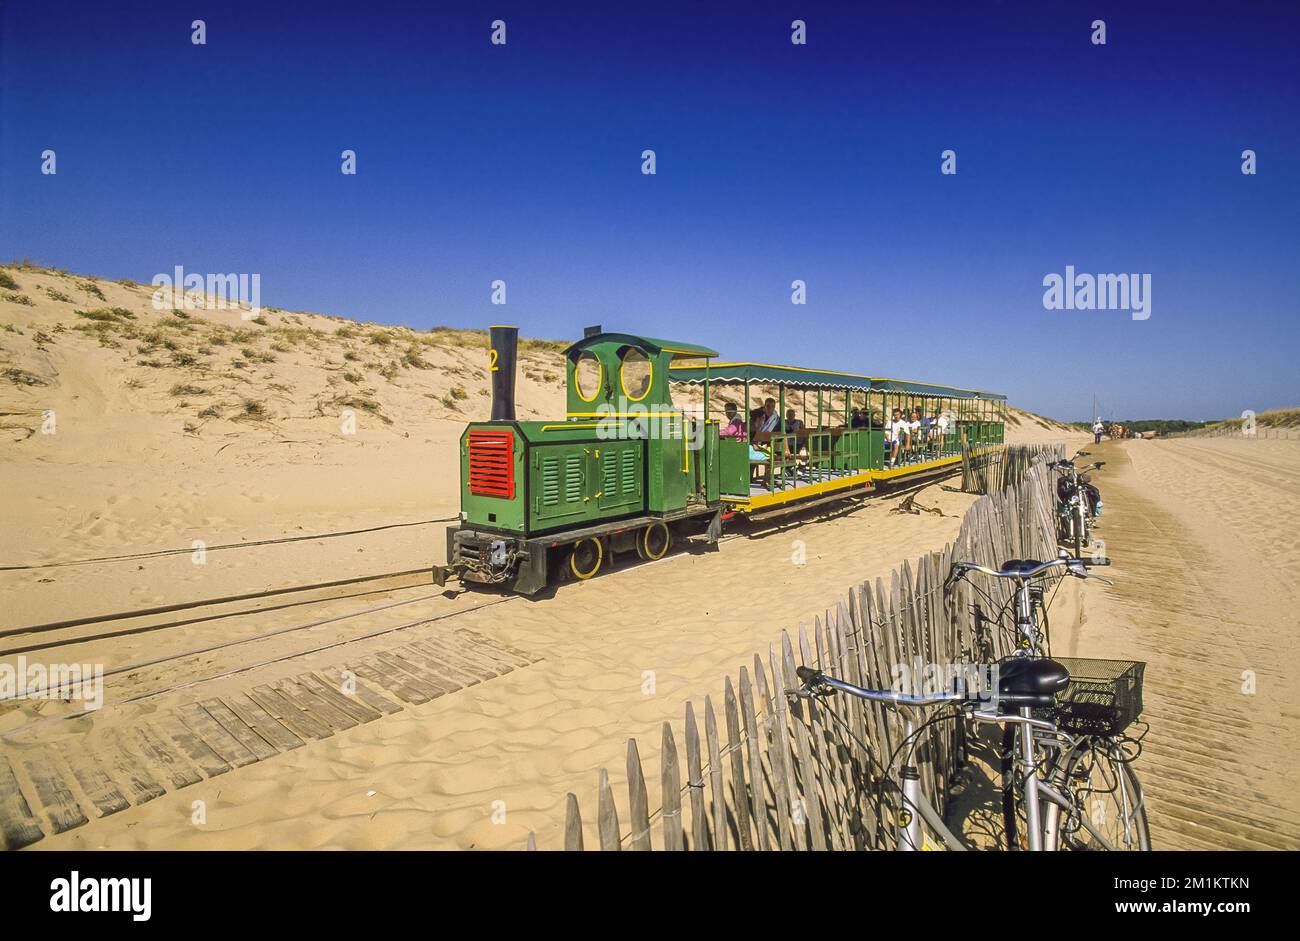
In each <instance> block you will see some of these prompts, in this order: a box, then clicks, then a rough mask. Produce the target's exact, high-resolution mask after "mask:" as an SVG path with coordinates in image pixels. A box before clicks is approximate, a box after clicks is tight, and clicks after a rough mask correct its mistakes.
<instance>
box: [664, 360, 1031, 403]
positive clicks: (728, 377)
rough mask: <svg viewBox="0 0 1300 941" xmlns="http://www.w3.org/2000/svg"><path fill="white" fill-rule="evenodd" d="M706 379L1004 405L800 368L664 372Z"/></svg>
mask: <svg viewBox="0 0 1300 941" xmlns="http://www.w3.org/2000/svg"><path fill="white" fill-rule="evenodd" d="M706 377H707V378H708V380H709V382H746V381H748V382H765V383H772V384H780V385H786V386H792V387H794V388H802V389H860V390H863V391H872V392H901V393H906V394H908V395H930V396H943V397H944V398H955V399H989V400H993V401H998V402H1003V401H1006V396H1005V395H1001V394H999V393H997V392H983V391H980V390H977V389H958V388H955V387H953V386H938V385H933V384H931V383H928V382H911V381H909V380H905V379H882V378H879V377H876V376H861V375H858V374H856V373H847V372H833V371H831V370H826V369H806V368H804V367H801V366H776V365H772V364H770V363H712V364H710V365H709V366H707V367H705V366H703V365H700V366H686V365H681V366H674V367H673V368H672V369H671V370H669V372H668V380H669V381H670V382H690V383H702V382H704V380H705V378H706Z"/></svg>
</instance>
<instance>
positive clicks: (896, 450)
mask: <svg viewBox="0 0 1300 941" xmlns="http://www.w3.org/2000/svg"><path fill="white" fill-rule="evenodd" d="M911 437H912V426H911V425H910V424H908V423H907V421H906V420H905V419H904V418H903V410H902V409H901V408H896V409H894V418H893V420H892V421H891V422H890V423H889V428H888V429H886V431H885V448H886V450H888V451H889V466H890V467H896V466H898V458H899V455H900V453H902V452H904V451H906V450H907V448H908V446H909V443H910V441H911Z"/></svg>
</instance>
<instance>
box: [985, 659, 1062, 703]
mask: <svg viewBox="0 0 1300 941" xmlns="http://www.w3.org/2000/svg"><path fill="white" fill-rule="evenodd" d="M1069 682H1070V671H1069V670H1067V669H1066V668H1065V667H1063V666H1062V665H1061V664H1059V663H1057V662H1056V661H1055V660H1048V659H1045V658H1043V657H1013V658H1011V659H1009V660H1003V661H1002V662H1001V663H999V664H998V700H999V702H1001V703H1002V704H1003V705H1009V706H1031V707H1039V706H1050V705H1052V702H1053V700H1055V698H1056V694H1057V693H1059V692H1060V691H1061V690H1063V689H1065V686H1066V684H1067V683H1069Z"/></svg>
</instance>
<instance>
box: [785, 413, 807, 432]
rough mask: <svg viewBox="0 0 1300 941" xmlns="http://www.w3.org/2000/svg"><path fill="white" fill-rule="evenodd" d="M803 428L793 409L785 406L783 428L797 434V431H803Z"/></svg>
mask: <svg viewBox="0 0 1300 941" xmlns="http://www.w3.org/2000/svg"><path fill="white" fill-rule="evenodd" d="M803 428H804V425H803V422H802V421H800V420H799V419H798V418H795V417H794V409H792V408H787V409H786V410H785V429H784V430H785V431H788V432H791V433H792V434H798V433H799V432H801V431H803Z"/></svg>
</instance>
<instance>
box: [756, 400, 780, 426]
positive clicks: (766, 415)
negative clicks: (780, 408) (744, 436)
mask: <svg viewBox="0 0 1300 941" xmlns="http://www.w3.org/2000/svg"><path fill="white" fill-rule="evenodd" d="M780 423H781V416H780V415H779V414H778V413H777V411H776V399H767V400H766V401H765V402H763V414H762V415H760V416H759V418H758V426H757V427H756V428H755V429H754V430H755V431H756V432H763V431H776V426H777V425H779V424H780Z"/></svg>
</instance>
